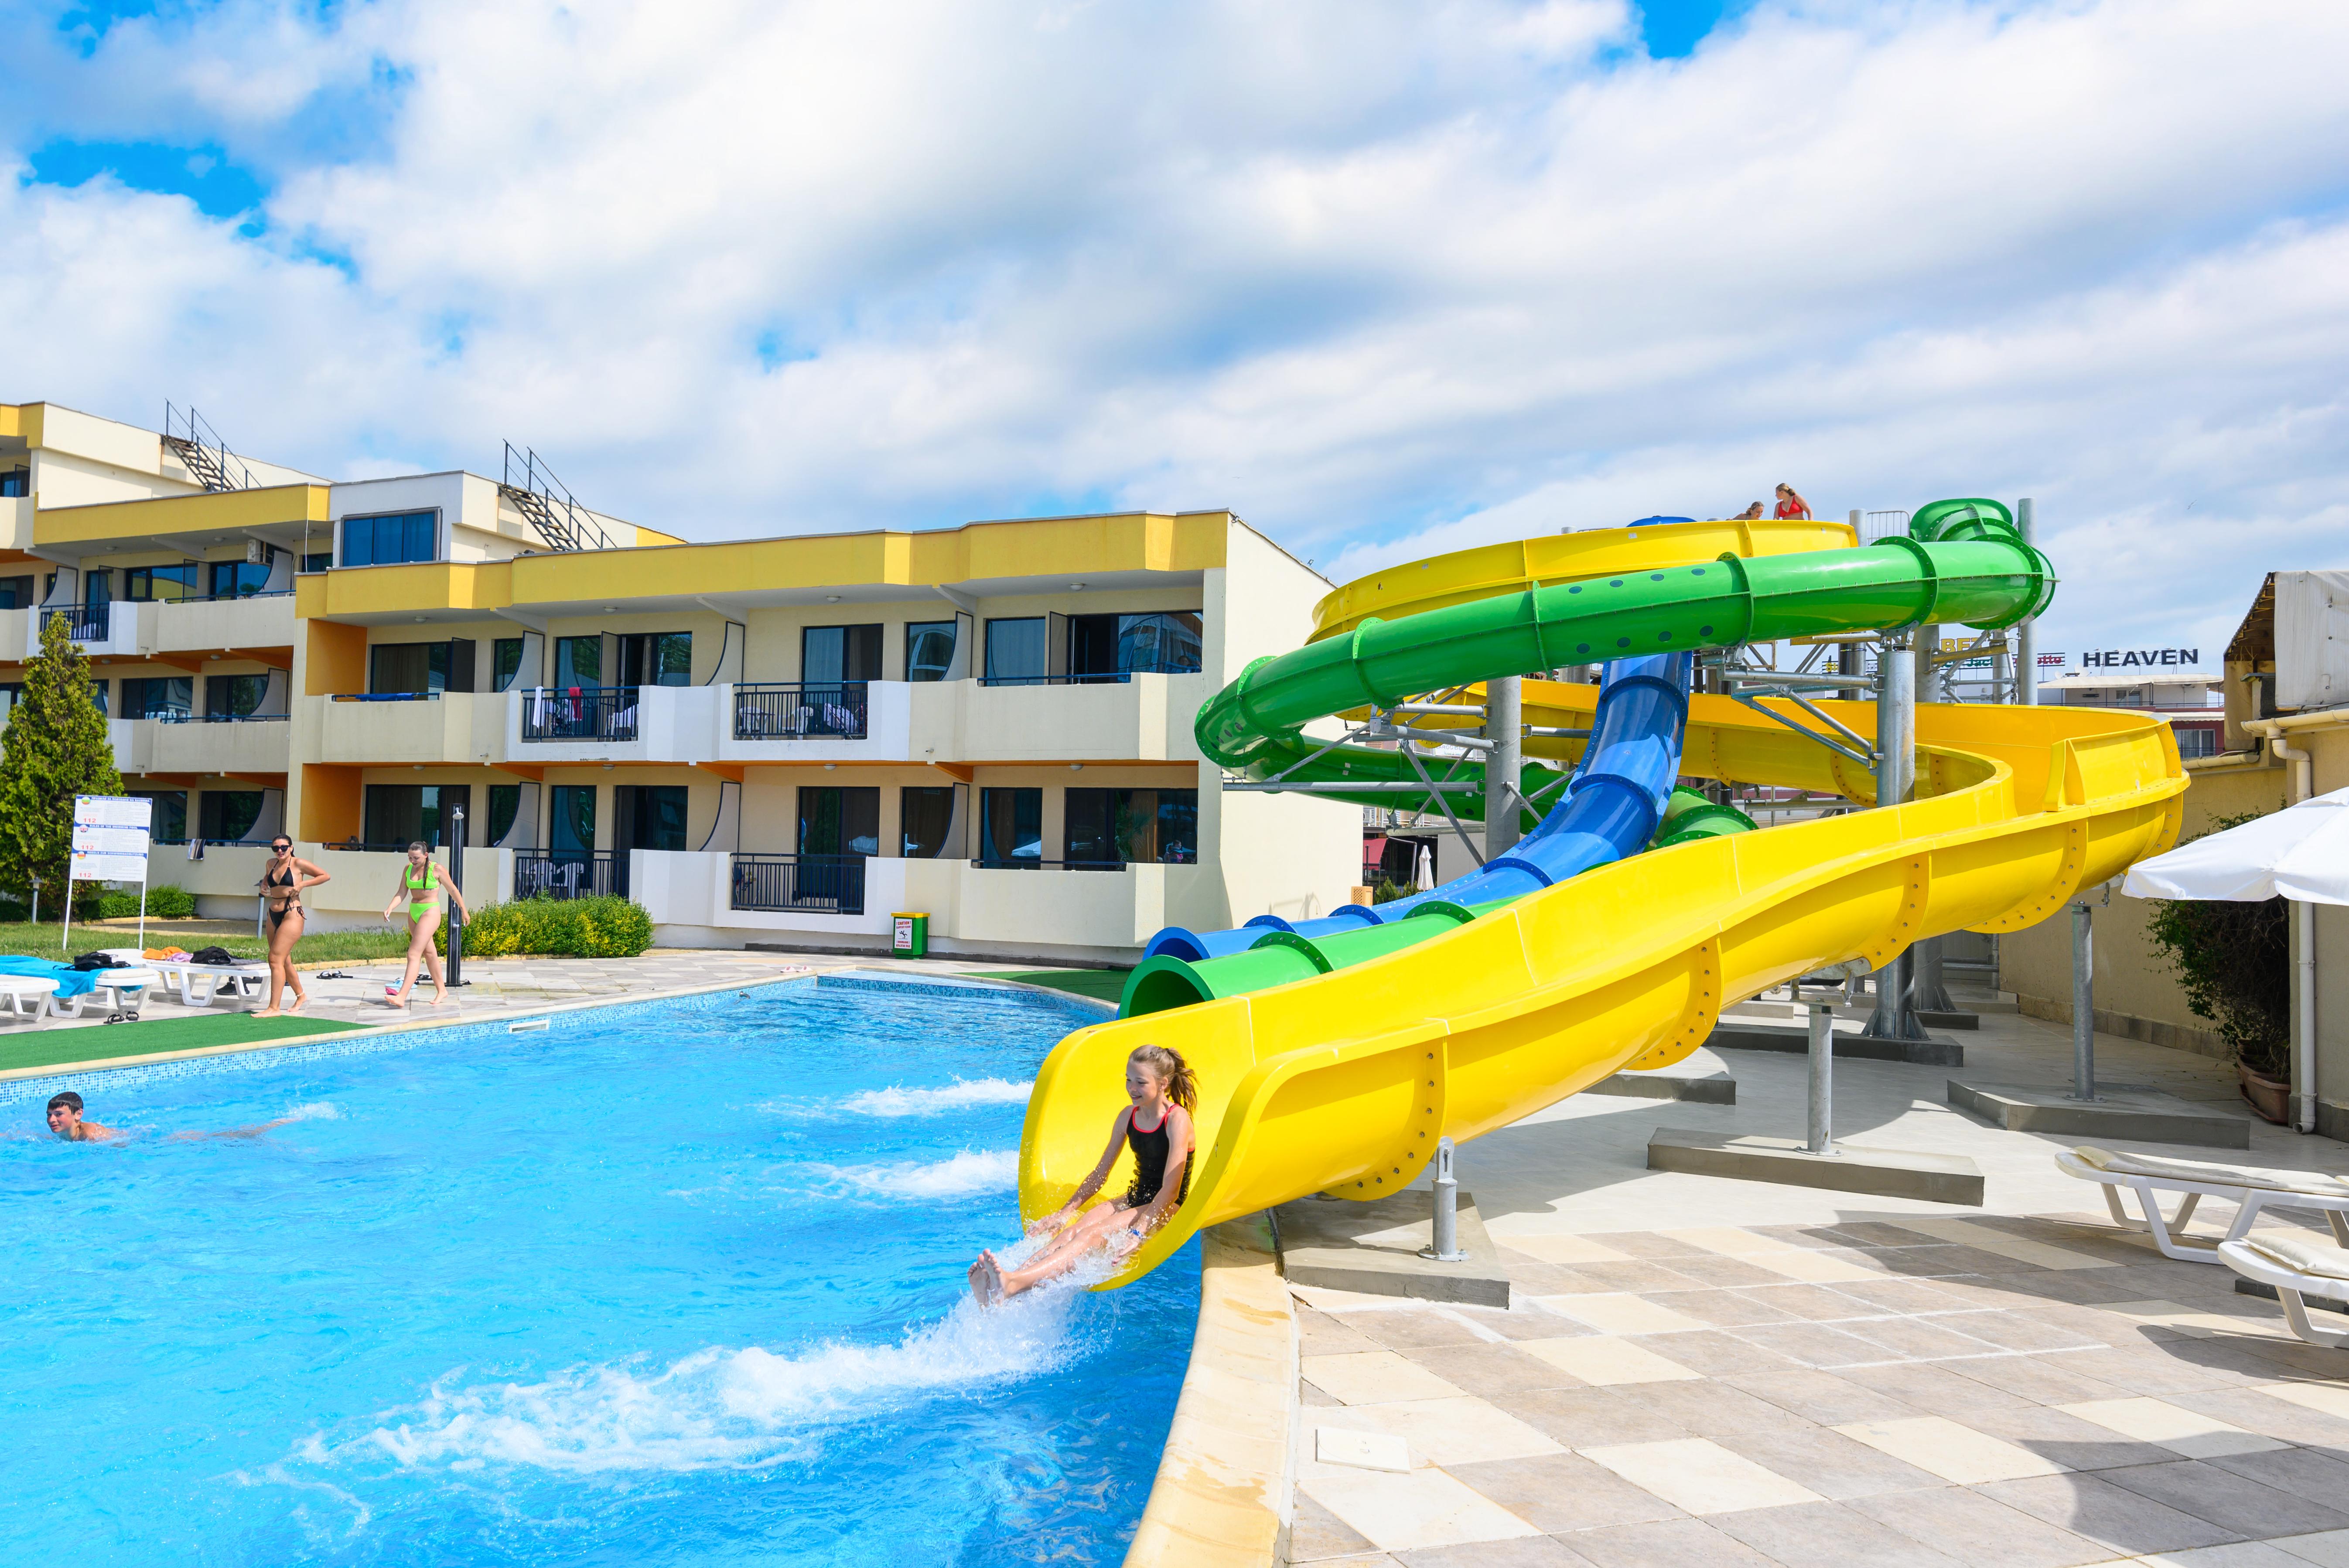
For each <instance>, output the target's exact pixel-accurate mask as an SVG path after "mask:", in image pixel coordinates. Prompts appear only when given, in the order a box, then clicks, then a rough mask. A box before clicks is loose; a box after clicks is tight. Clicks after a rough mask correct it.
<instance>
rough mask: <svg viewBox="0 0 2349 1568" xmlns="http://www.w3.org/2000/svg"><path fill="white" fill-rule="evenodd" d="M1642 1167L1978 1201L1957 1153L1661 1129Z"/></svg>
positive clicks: (1974, 1170) (1970, 1167) (1969, 1168)
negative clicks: (1824, 1148)
mask: <svg viewBox="0 0 2349 1568" xmlns="http://www.w3.org/2000/svg"><path fill="white" fill-rule="evenodd" d="M1648 1169H1649V1170H1651V1171H1683V1172H1686V1173H1688V1174H1690V1175H1695V1176H1726V1177H1728V1178H1730V1179H1732V1180H1733V1181H1775V1182H1778V1183H1780V1184H1782V1185H1785V1186H1790V1187H1818V1188H1823V1189H1825V1190H1826V1191H1834V1192H1866V1193H1868V1194H1869V1195H1871V1196H1873V1197H1878V1198H1917V1199H1921V1200H1923V1201H1924V1202H1929V1203H1962V1204H1967V1205H1970V1206H1976V1205H1979V1204H1980V1203H1981V1202H1982V1169H1981V1167H1979V1166H1977V1165H1976V1164H1975V1163H1974V1162H1973V1161H1971V1160H1969V1159H1967V1158H1966V1157H1965V1156H1964V1155H1962V1154H1935V1153H1927V1152H1924V1151H1922V1150H1907V1149H1869V1148H1867V1147H1864V1146H1862V1145H1858V1144H1851V1143H1839V1144H1837V1146H1836V1152H1835V1153H1834V1154H1833V1155H1831V1156H1826V1155H1817V1154H1813V1153H1811V1152H1810V1151H1808V1150H1806V1149H1805V1148H1804V1147H1803V1145H1802V1143H1801V1142H1800V1141H1799V1140H1795V1139H1792V1138H1763V1137H1758V1136H1755V1135H1754V1134H1751V1133H1733V1132H1699V1131H1692V1130H1688V1129H1684V1128H1671V1127H1660V1128H1658V1129H1657V1130H1655V1132H1654V1133H1653V1134H1652V1135H1651V1137H1650V1138H1649V1140H1648Z"/></svg>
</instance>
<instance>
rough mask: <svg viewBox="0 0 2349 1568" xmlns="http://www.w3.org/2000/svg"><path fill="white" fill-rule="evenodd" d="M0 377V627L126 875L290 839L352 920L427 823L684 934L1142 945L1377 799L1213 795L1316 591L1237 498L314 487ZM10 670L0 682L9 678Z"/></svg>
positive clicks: (439, 835) (1225, 898)
mask: <svg viewBox="0 0 2349 1568" xmlns="http://www.w3.org/2000/svg"><path fill="white" fill-rule="evenodd" d="M165 423H166V426H167V428H166V429H165V430H164V431H160V432H158V431H154V430H148V429H142V428H137V427H134V426H129V425H124V424H119V423H117V422H115V421H112V420H108V419H101V418H93V417H91V416H88V415H86V414H80V413H76V412H74V411H72V410H70V409H66V408H61V407H57V406H56V405H53V404H40V403H28V404H24V405H19V406H9V405H0V531H5V538H0V651H14V650H21V654H18V655H16V656H17V657H19V658H23V657H30V656H32V655H35V654H36V653H37V651H38V649H39V645H40V636H41V631H42V625H43V623H44V622H45V621H47V619H50V618H53V617H58V616H63V617H66V618H67V621H68V624H69V625H70V629H71V634H72V635H73V637H74V639H75V641H76V642H77V643H78V644H79V645H81V647H82V648H83V649H84V650H85V651H86V652H87V653H88V655H89V656H90V658H91V660H92V662H93V665H94V669H93V674H94V676H95V677H96V680H97V684H98V691H99V694H100V700H101V701H102V702H103V703H104V704H105V706H106V710H107V713H108V716H109V720H110V723H111V727H112V731H113V738H114V747H115V753H116V760H117V765H118V766H119V768H120V769H121V771H122V773H123V776H124V782H125V786H126V788H128V789H129V790H130V791H131V792H133V793H136V794H140V795H147V796H150V797H152V798H153V799H154V800H155V836H156V838H157V840H158V843H157V847H156V850H155V857H154V859H153V860H152V861H150V880H151V881H152V882H156V883H163V882H176V883H178V884H179V885H181V886H182V887H185V888H187V889H189V890H190V891H191V892H194V893H195V894H197V895H198V899H199V903H200V907H201V909H202V912H203V913H206V914H212V915H222V916H235V917H242V915H243V914H244V913H247V912H248V911H251V910H252V909H253V908H254V903H253V899H254V892H253V888H254V880H255V879H256V878H257V877H258V875H259V871H260V863H261V858H262V855H263V853H264V851H263V849H262V848H261V846H262V845H264V844H265V843H266V841H267V840H268V839H269V838H270V836H271V835H272V834H274V833H275V832H278V831H280V830H284V831H289V832H291V833H292V835H293V836H294V838H295V841H297V842H298V843H299V844H300V846H301V849H302V852H303V853H304V854H305V855H307V856H309V857H310V858H312V859H314V860H316V861H318V863H319V864H321V865H322V866H324V867H325V868H326V870H327V871H328V872H330V873H331V874H332V875H333V878H334V881H333V882H330V883H328V884H326V886H324V887H321V888H319V889H318V890H316V892H313V893H311V894H309V895H308V902H309V903H310V904H311V906H312V910H313V919H314V921H315V922H316V923H317V925H318V926H319V927H320V928H334V927H337V926H352V925H365V924H372V923H375V922H376V921H377V920H378V917H379V913H378V912H380V910H381V909H382V907H383V906H384V904H385V903H387V902H388V901H389V900H390V898H391V896H392V893H393V889H394V885H395V882H396V879H397V876H398V872H397V867H398V861H399V851H401V849H402V848H403V847H404V846H405V845H406V844H407V843H408V842H409V841H410V840H413V839H423V840H426V841H430V842H433V843H435V844H437V845H440V846H441V847H442V848H444V849H450V848H453V847H454V846H455V845H456V844H457V843H458V842H459V841H460V836H461V841H462V845H463V855H462V861H461V882H462V885H463V887H464V888H465V890H466V892H467V894H468V896H469V898H471V900H472V901H473V902H474V903H477V904H478V903H485V902H489V901H491V900H492V899H507V898H512V897H517V896H525V895H529V894H532V893H539V892H543V893H549V894H552V895H554V896H556V897H565V896H574V895H578V894H583V893H587V892H623V893H626V894H627V895H628V896H629V897H631V898H634V899H635V900H636V901H637V902H638V903H642V904H643V905H645V907H646V908H647V910H648V911H649V912H650V913H651V914H652V917H653V919H654V922H655V923H656V926H657V935H658V940H660V941H661V942H663V943H665V944H678V945H711V946H740V945H743V944H750V943H756V944H762V945H767V944H771V945H775V946H781V947H795V948H802V949H833V950H843V949H848V950H871V951H881V950H883V949H884V948H885V946H886V944H887V941H888V933H889V923H890V922H889V917H890V916H891V915H892V914H893V913H897V912H901V911H903V912H914V911H919V912H923V913H927V914H928V915H929V916H930V934H931V947H932V950H933V951H935V952H941V953H946V954H963V955H971V956H1000V957H1004V958H1023V957H1033V958H1040V959H1048V960H1061V961H1089V960H1090V961H1102V962H1112V961H1118V960H1124V959H1130V958H1131V957H1132V956H1133V954H1134V952H1135V951H1136V950H1137V949H1138V948H1139V947H1140V946H1141V944H1143V942H1145V941H1146V940H1147V939H1148V938H1149V936H1150V934H1152V933H1153V932H1154V931H1156V930H1157V929H1158V928H1160V927H1161V926H1164V925H1167V924H1174V923H1180V924H1186V925H1191V926H1195V927H1200V926H1205V927H1218V926H1224V925H1228V924H1232V923H1237V922H1239V921H1242V920H1245V919H1247V917H1249V916H1250V915H1254V914H1258V913H1265V912H1267V911H1269V912H1272V913H1278V914H1283V915H1287V916H1290V917H1305V916H1310V915H1314V914H1319V913H1327V912H1329V911H1330V910H1331V909H1333V908H1335V907H1337V906H1338V905H1340V904H1342V903H1345V902H1347V900H1348V898H1349V896H1350V887H1351V886H1352V885H1353V883H1354V881H1355V878H1356V876H1357V873H1358V871H1359V851H1360V849H1361V842H1360V839H1361V834H1360V826H1361V812H1360V810H1359V809H1358V808H1355V807H1351V806H1347V805H1341V804H1340V803H1338V802H1335V801H1327V800H1317V799H1310V798H1307V797H1300V796H1297V795H1290V794H1270V793H1249V792H1226V790H1224V789H1222V788H1221V782H1220V781H1221V771H1220V769H1217V768H1216V766H1215V765H1214V764H1212V763H1209V762H1206V761H1204V760H1202V758H1200V756H1199V753H1198V749H1197V746H1196V744H1195V741H1194V739H1193V738H1192V732H1191V721H1192V717H1193V716H1194V714H1195V712H1196V711H1197V709H1198V707H1199V705H1200V703H1201V702H1202V701H1204V700H1205V699H1206V696H1208V695H1209V694H1210V693H1212V692H1213V691H1215V690H1216V688H1217V687H1218V686H1221V685H1222V684H1223V683H1225V682H1226V681H1228V680H1230V679H1231V678H1232V677H1233V676H1237V674H1238V673H1239V672H1240V670H1241V669H1242V668H1244V667H1245V666H1246V665H1247V663H1248V661H1250V660H1251V659H1254V658H1257V657H1258V656H1261V655H1268V654H1275V653H1279V652H1282V651H1285V650H1287V649H1289V648H1293V647H1295V646H1297V645H1299V644H1300V643H1302V642H1303V641H1304V640H1305V637H1306V635H1307V634H1308V633H1309V629H1310V625H1311V611H1312V606H1313V604H1314V603H1315V601H1316V600H1318V599H1319V597H1320V595H1322V594H1323V593H1327V592H1328V591H1329V587H1330V585H1329V583H1326V582H1325V581H1323V580H1322V579H1321V578H1320V577H1319V575H1317V574H1316V573H1313V572H1312V571H1311V570H1309V568H1308V567H1306V566H1305V565H1304V564H1302V563H1301V562H1298V561H1297V560H1295V559H1294V558H1292V557H1291V556H1289V555H1288V553H1287V552H1284V551H1282V550H1281V549H1280V548H1279V547H1278V546H1277V545H1275V544H1274V543H1272V542H1270V541H1269V540H1268V539H1266V538H1265V537H1264V536H1263V535H1261V534H1259V533H1257V531H1255V530H1253V529H1251V528H1249V527H1248V526H1247V524H1246V523H1244V522H1242V521H1239V520H1238V519H1237V518H1236V517H1234V516H1233V515H1232V514H1230V513H1229V512H1226V511H1205V512H1179V513H1174V514H1165V513H1153V512H1130V513H1121V514H1115V515H1106V516H1097V517H1073V518H1042V519H1030V520H1021V521H1000V522H974V523H969V524H967V525H965V526H963V527H960V528H953V529H941V530H937V531H930V532H920V533H901V532H890V531H874V532H866V533H851V534H831V535H816V536H801V537H792V538H777V539H754V540H740V541H730V542H720V543H710V544H695V543H689V542H685V541H682V540H679V539H678V538H675V537H673V536H671V535H668V534H665V533H661V532H657V531H654V530H652V529H649V528H644V527H640V526H636V525H634V524H630V523H627V522H625V521H620V520H618V519H616V518H612V517H608V516H605V515H603V514H601V513H597V512H593V511H589V510H587V509H586V508H585V507H582V506H580V505H578V503H577V502H576V501H575V500H574V499H573V498H572V497H571V495H570V494H569V492H568V491H567V490H564V487H563V486H562V485H561V484H560V483H559V482H557V481H555V480H553V478H552V476H551V475H549V474H548V473H547V472H546V470H545V469H544V467H543V464H541V463H540V462H539V460H538V459H536V458H535V457H534V456H533V454H530V453H527V452H513V451H512V450H509V452H508V454H507V462H506V465H505V472H504V473H503V475H502V477H501V478H499V479H489V478H484V477H481V476H479V475H475V474H471V473H466V472H450V473H440V474H415V475H406V476H401V477H398V478H392V479H380V480H360V481H357V482H347V483H346V482H339V481H334V480H326V479H321V478H317V477H316V476H312V475H308V474H304V473H299V472H297V471H295V470H293V469H285V468H282V467H278V466H274V465H271V464H266V463H262V462H258V461H254V460H253V459H245V458H242V457H240V456H238V455H236V454H234V453H233V452H231V451H229V450H228V449H225V448H224V447H223V446H222V444H221V443H219V442H218V440H217V439H216V438H212V436H211V433H210V431H209V429H208V428H207V427H205V426H204V425H203V424H202V421H201V420H199V419H194V418H191V417H188V416H182V415H180V414H179V413H178V411H176V410H172V411H171V412H170V413H169V414H168V415H167V418H166V421H165ZM21 680H22V671H21V665H18V666H17V667H16V668H15V669H13V670H12V669H9V668H6V667H5V666H0V687H8V688H10V694H11V695H13V686H14V685H15V684H16V683H21Z"/></svg>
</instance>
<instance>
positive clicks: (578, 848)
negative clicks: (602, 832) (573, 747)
mask: <svg viewBox="0 0 2349 1568" xmlns="http://www.w3.org/2000/svg"><path fill="white" fill-rule="evenodd" d="M547 794H548V795H549V797H551V799H552V804H553V808H554V815H553V816H552V817H550V818H549V819H548V820H547V840H546V841H547V844H548V846H549V849H550V852H552V853H554V854H557V855H570V856H574V857H576V856H580V855H592V854H594V853H595V786H594V785H593V784H557V785H555V786H554V788H553V789H549V790H548V791H547Z"/></svg>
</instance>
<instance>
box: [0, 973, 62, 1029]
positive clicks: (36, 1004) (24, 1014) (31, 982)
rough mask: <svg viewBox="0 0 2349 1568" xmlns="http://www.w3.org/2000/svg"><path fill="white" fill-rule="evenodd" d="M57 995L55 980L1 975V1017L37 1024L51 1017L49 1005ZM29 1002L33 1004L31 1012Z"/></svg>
mask: <svg viewBox="0 0 2349 1568" xmlns="http://www.w3.org/2000/svg"><path fill="white" fill-rule="evenodd" d="M56 995H57V982H56V981H54V980H36V979H34V978H33V977H32V976H31V975H0V1017H11V1018H16V1019H17V1020H19V1021H20V1022H23V1023H27V1024H37V1023H39V1022H40V1021H41V1019H43V1018H44V1017H47V1016H49V1003H50V1001H51V999H52V998H54V997H55V996H56ZM27 1002H30V1003H31V1004H32V1006H31V1008H30V1009H29V1010H27V1008H26V1006H25V1004H26V1003H27Z"/></svg>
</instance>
